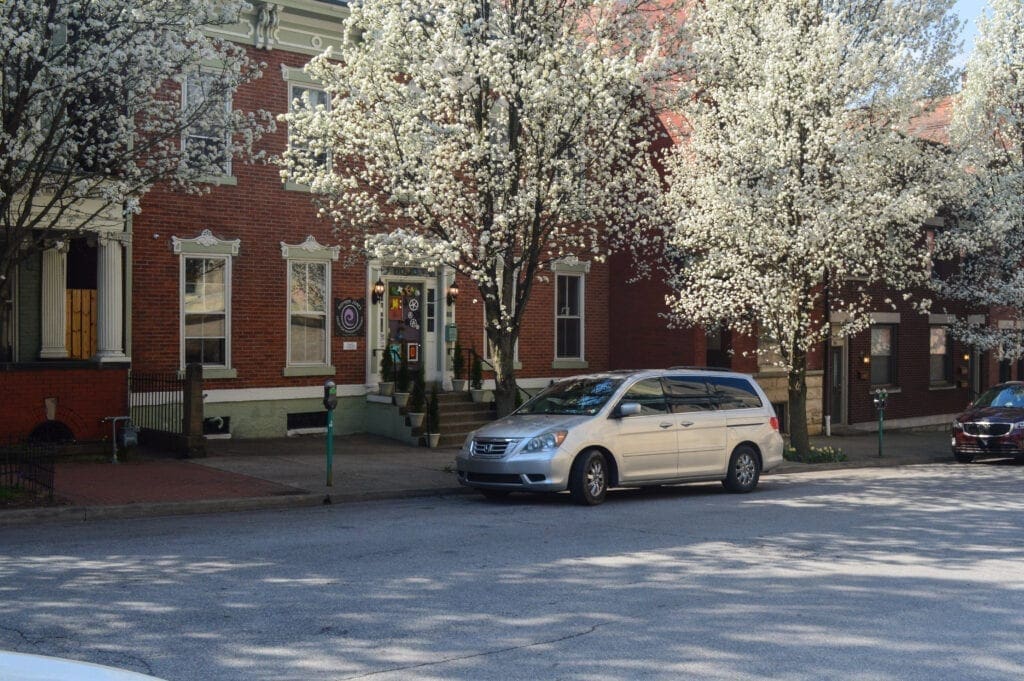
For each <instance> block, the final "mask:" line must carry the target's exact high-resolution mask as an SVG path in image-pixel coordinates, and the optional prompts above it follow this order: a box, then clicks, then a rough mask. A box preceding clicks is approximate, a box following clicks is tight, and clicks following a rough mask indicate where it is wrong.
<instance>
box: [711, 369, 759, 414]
mask: <svg viewBox="0 0 1024 681" xmlns="http://www.w3.org/2000/svg"><path fill="white" fill-rule="evenodd" d="M707 380H708V384H709V386H710V387H711V390H712V392H713V393H714V395H715V402H716V403H717V404H718V408H719V409H752V408H755V407H760V406H761V398H760V397H758V396H757V391H756V390H754V386H752V385H751V384H750V381H748V380H747V379H745V378H737V377H735V376H708V379H707Z"/></svg>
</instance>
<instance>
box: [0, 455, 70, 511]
mask: <svg viewBox="0 0 1024 681" xmlns="http://www.w3.org/2000/svg"><path fill="white" fill-rule="evenodd" d="M56 459H57V445H55V444H52V443H47V442H0V489H7V490H22V491H24V492H27V493H30V494H45V495H46V496H47V498H49V499H51V500H52V499H53V471H54V462H55V461H56Z"/></svg>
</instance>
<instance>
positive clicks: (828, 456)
mask: <svg viewBox="0 0 1024 681" xmlns="http://www.w3.org/2000/svg"><path fill="white" fill-rule="evenodd" d="M782 458H783V459H785V460H786V461H796V462H798V463H837V462H839V461H846V454H843V450H841V449H839V448H838V447H814V446H812V447H811V450H810V451H809V452H808V453H807V455H806V456H803V457H801V456H799V455H798V454H797V452H796V450H795V449H793V448H792V447H786V448H785V449H784V450H782Z"/></svg>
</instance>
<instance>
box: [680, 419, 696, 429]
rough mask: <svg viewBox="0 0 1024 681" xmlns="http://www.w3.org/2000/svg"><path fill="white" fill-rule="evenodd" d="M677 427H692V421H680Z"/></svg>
mask: <svg viewBox="0 0 1024 681" xmlns="http://www.w3.org/2000/svg"><path fill="white" fill-rule="evenodd" d="M679 425H681V426H682V427H683V428H689V427H690V426H692V425H693V421H680V422H679Z"/></svg>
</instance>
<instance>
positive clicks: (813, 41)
mask: <svg viewBox="0 0 1024 681" xmlns="http://www.w3.org/2000/svg"><path fill="white" fill-rule="evenodd" d="M951 4H952V3H951V2H950V1H949V0H923V1H915V2H910V1H905V2H904V1H899V0H895V1H883V0H855V1H854V2H848V1H840V0H835V1H834V2H833V1H830V0H776V2H772V3H763V2H759V1H758V0H707V1H706V2H704V3H701V5H699V6H697V7H696V8H695V11H694V13H693V15H692V16H691V18H690V21H689V23H688V26H689V29H690V31H691V36H692V44H691V62H690V64H691V73H692V74H693V78H692V80H691V81H690V82H689V84H688V85H689V87H688V89H687V95H688V97H687V98H686V99H685V100H684V102H683V104H682V107H681V113H682V114H683V116H684V118H685V121H686V125H687V126H688V127H687V129H686V130H685V131H684V132H685V134H686V136H687V141H686V142H684V143H683V144H682V145H680V147H679V148H678V151H677V153H676V154H675V156H674V158H673V159H672V161H671V163H670V164H669V170H670V175H669V183H670V189H669V192H668V194H667V203H668V206H669V210H670V211H671V214H672V222H673V224H674V228H673V233H672V235H671V236H670V237H669V241H670V248H671V251H672V252H673V257H674V258H675V268H674V269H675V273H674V275H673V276H672V277H671V283H672V285H673V288H674V289H675V290H677V291H678V293H676V294H673V295H672V296H670V297H669V300H668V302H669V305H670V307H671V310H672V314H673V316H674V318H675V319H676V320H678V321H679V322H681V323H686V324H699V325H704V326H708V327H715V326H724V327H727V328H730V329H732V330H734V331H737V332H740V333H743V334H760V335H761V337H762V338H767V339H769V340H771V341H773V342H775V343H777V344H778V351H779V357H780V358H781V359H780V360H779V361H780V363H781V365H782V366H783V367H784V368H785V369H786V370H788V372H789V379H788V392H789V411H790V415H791V424H790V428H791V437H792V444H793V446H794V447H795V448H796V449H797V450H798V451H799V452H800V453H806V452H807V450H808V447H809V443H808V428H807V414H806V409H807V381H806V375H807V357H808V351H809V350H810V349H811V348H812V347H813V346H814V345H815V344H817V343H820V342H822V341H823V340H824V339H826V338H827V336H828V333H829V319H830V314H829V313H831V312H841V313H844V314H841V315H839V316H840V317H841V318H842V319H843V320H844V322H843V326H844V331H845V332H846V333H853V332H856V331H858V330H860V329H863V328H864V327H865V326H866V324H867V322H868V318H867V315H866V313H867V312H868V311H869V310H870V307H869V306H870V305H871V301H870V298H869V297H868V295H867V294H866V292H865V291H866V287H868V286H870V285H872V284H876V283H881V284H885V285H888V286H892V287H897V288H907V287H910V286H912V285H914V284H917V283H922V282H924V281H925V277H926V273H927V268H926V266H925V265H926V262H927V257H926V256H927V253H926V251H925V249H923V248H922V247H921V245H920V244H921V239H920V233H919V230H920V228H921V225H922V223H923V221H924V220H925V219H926V218H929V217H931V216H933V215H934V214H935V212H936V209H937V207H938V205H939V203H938V201H939V198H940V196H941V192H942V188H943V183H944V178H943V174H942V171H941V169H942V168H943V166H944V164H943V162H942V158H941V156H942V152H940V151H939V150H937V149H935V148H933V147H932V146H931V145H929V144H927V143H924V142H922V141H920V140H917V139H914V138H913V137H910V136H907V135H905V134H903V132H902V131H905V130H908V125H909V121H910V120H911V119H912V118H913V116H915V115H918V114H919V113H920V108H919V107H920V103H921V102H926V101H929V100H930V98H932V97H934V96H935V95H936V94H939V93H941V92H944V91H948V90H946V88H948V87H950V85H951V83H950V73H949V68H948V66H947V64H948V63H949V59H950V57H951V56H952V55H953V48H954V45H953V36H954V34H955V31H956V28H957V24H956V21H955V20H954V19H952V18H951V17H950V16H949V15H948V14H947V11H948V9H949V7H950V5H951ZM826 296H827V297H828V303H829V310H828V311H825V310H824V309H823V308H824V300H825V297H826ZM877 302H880V301H876V304H877Z"/></svg>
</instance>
